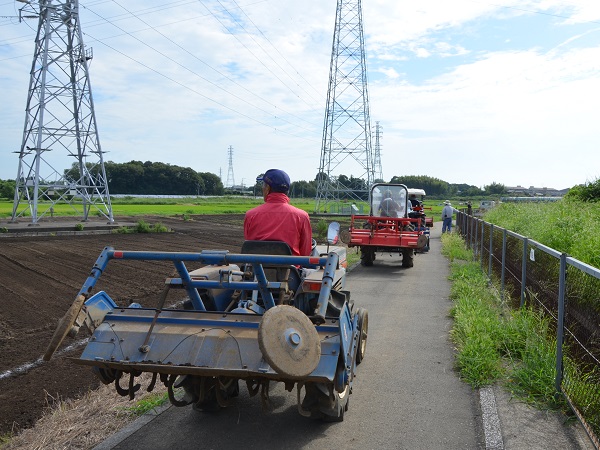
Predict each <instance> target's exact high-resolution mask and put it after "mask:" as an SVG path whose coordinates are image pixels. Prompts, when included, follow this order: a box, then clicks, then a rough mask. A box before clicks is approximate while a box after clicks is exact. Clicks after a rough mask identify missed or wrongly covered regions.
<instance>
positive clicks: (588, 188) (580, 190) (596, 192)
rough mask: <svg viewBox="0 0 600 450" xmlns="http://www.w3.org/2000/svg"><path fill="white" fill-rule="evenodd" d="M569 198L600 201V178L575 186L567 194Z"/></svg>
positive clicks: (582, 200)
mask: <svg viewBox="0 0 600 450" xmlns="http://www.w3.org/2000/svg"><path fill="white" fill-rule="evenodd" d="M565 197H567V198H571V199H575V200H577V201H581V202H598V201H600V178H596V180H595V181H591V182H587V183H585V184H578V185H576V186H573V187H572V188H571V189H570V190H569V192H567V194H566V195H565Z"/></svg>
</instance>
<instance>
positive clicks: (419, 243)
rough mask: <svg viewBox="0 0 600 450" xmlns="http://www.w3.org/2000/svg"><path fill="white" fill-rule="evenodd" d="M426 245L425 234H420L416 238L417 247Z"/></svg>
mask: <svg viewBox="0 0 600 450" xmlns="http://www.w3.org/2000/svg"><path fill="white" fill-rule="evenodd" d="M426 245H427V236H425V235H424V234H422V235H420V236H419V238H418V239H417V248H423V247H425V246H426Z"/></svg>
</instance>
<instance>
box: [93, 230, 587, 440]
mask: <svg viewBox="0 0 600 450" xmlns="http://www.w3.org/2000/svg"><path fill="white" fill-rule="evenodd" d="M431 244H432V245H431V251H430V252H429V253H426V254H421V255H417V256H416V257H415V266H414V267H413V268H411V269H404V268H402V267H401V264H400V258H399V257H398V256H390V255H380V254H378V255H377V259H376V261H375V264H374V266H373V267H361V266H358V267H356V268H355V269H353V270H352V271H351V273H350V274H349V276H348V285H347V288H348V289H349V290H350V291H351V293H352V298H353V300H354V301H355V303H356V304H357V305H358V306H362V307H366V308H367V309H368V311H369V325H370V327H369V338H368V344H367V353H366V356H365V359H364V361H363V363H362V364H361V365H360V366H359V367H358V370H357V379H356V381H355V385H354V391H353V394H352V395H351V396H350V407H349V410H348V412H347V413H346V417H345V420H344V422H342V423H337V424H326V423H321V422H315V421H312V420H309V419H305V418H304V417H301V416H300V415H299V414H298V412H297V410H296V395H295V391H294V392H292V393H290V392H286V391H285V390H284V389H283V386H281V385H276V387H275V388H274V389H273V390H272V393H271V400H272V402H273V405H274V410H273V411H271V412H264V411H263V410H262V408H261V402H260V399H259V398H257V397H254V398H249V396H248V393H247V390H246V389H245V386H244V385H243V383H242V384H241V394H240V397H239V398H237V399H236V400H237V401H236V402H235V404H234V405H233V406H231V407H229V408H227V409H224V410H222V411H220V412H219V413H217V414H203V413H197V412H195V411H193V410H192V408H191V407H185V408H175V407H170V406H167V407H164V408H162V409H161V410H160V411H159V412H158V413H153V414H149V415H146V416H143V417H141V418H140V419H138V421H136V422H134V424H132V425H131V426H129V427H128V428H127V429H125V430H122V431H121V432H120V433H117V434H116V435H114V436H112V437H111V438H110V439H108V440H106V441H105V442H104V443H102V444H101V445H99V446H98V447H96V450H105V449H114V450H117V449H120V450H124V449H140V448H146V449H192V448H194V449H197V448H202V449H230V448H244V449H282V448H287V449H334V448H344V449H357V450H358V449H360V450H365V449H407V450H421V449H422V450H435V449H440V450H441V449H486V450H492V449H494V450H496V449H498V450H501V449H509V450H521V449H523V450H525V449H527V450H535V449H540V450H547V449H551V450H552V449H556V450H558V449H561V450H566V449H591V448H592V447H591V444H590V443H589V440H587V437H586V436H585V434H584V433H583V431H582V430H581V428H580V427H578V426H564V425H563V423H562V421H563V419H564V418H563V417H562V416H561V415H560V414H555V413H544V412H540V411H537V410H534V409H532V408H529V407H527V406H525V405H523V404H522V403H520V402H517V401H514V400H511V399H510V397H509V396H508V395H507V394H506V393H504V392H503V391H502V390H501V389H499V388H496V387H494V388H488V389H484V390H482V391H481V392H479V391H477V390H473V389H471V387H470V386H468V385H467V384H465V383H463V382H461V381H460V380H459V378H458V376H457V374H456V372H455V371H454V369H453V362H454V354H453V346H452V343H451V342H450V340H449V330H450V328H451V326H452V321H451V319H450V318H449V315H448V312H449V310H450V307H451V301H450V300H449V299H448V295H449V291H450V284H449V281H448V279H447V278H448V274H449V267H448V262H447V260H446V259H445V258H444V257H443V256H442V255H441V253H440V234H439V228H438V229H435V228H434V230H433V233H432V239H431Z"/></svg>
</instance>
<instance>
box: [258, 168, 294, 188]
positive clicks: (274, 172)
mask: <svg viewBox="0 0 600 450" xmlns="http://www.w3.org/2000/svg"><path fill="white" fill-rule="evenodd" d="M256 181H262V182H263V183H267V184H268V185H269V186H271V189H272V190H273V191H274V192H284V193H285V192H287V191H288V190H289V189H290V177H289V176H288V174H287V173H285V172H284V171H283V170H279V169H269V170H267V171H266V172H265V173H264V175H263V176H262V177H258V178H257V179H256Z"/></svg>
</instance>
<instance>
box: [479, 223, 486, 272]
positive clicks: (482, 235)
mask: <svg viewBox="0 0 600 450" xmlns="http://www.w3.org/2000/svg"><path fill="white" fill-rule="evenodd" d="M484 234H485V223H484V222H483V220H482V221H481V244H480V249H479V260H480V261H481V271H482V272H483V249H484V248H485V247H484V244H485V242H483V237H484Z"/></svg>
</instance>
